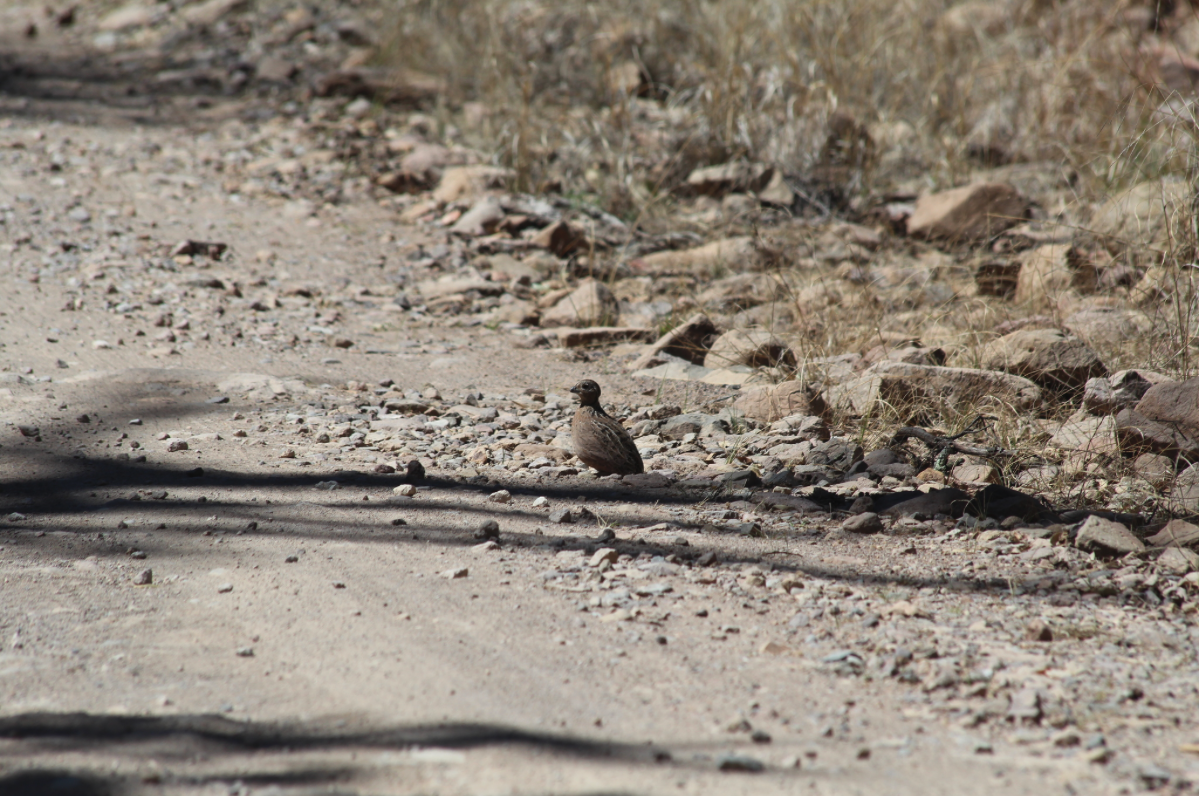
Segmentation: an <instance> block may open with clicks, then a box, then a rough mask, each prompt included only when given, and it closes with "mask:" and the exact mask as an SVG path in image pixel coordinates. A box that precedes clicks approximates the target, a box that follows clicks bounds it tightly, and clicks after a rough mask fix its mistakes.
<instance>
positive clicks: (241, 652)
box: [237, 647, 254, 658]
mask: <svg viewBox="0 0 1199 796" xmlns="http://www.w3.org/2000/svg"><path fill="white" fill-rule="evenodd" d="M237 657H239V658H253V657H254V648H253V647H238V648H237Z"/></svg>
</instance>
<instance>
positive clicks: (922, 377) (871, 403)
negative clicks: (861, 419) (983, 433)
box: [825, 362, 1041, 415]
mask: <svg viewBox="0 0 1199 796" xmlns="http://www.w3.org/2000/svg"><path fill="white" fill-rule="evenodd" d="M825 401H826V403H827V404H828V405H829V406H830V407H842V408H843V409H845V410H847V411H849V412H852V413H853V414H856V415H866V414H870V413H873V412H877V411H879V410H882V409H884V408H886V407H887V406H911V405H913V404H925V405H929V404H939V405H944V406H949V407H961V406H965V407H973V406H976V405H977V406H985V405H994V404H996V403H998V404H1001V405H1005V406H1012V407H1015V408H1016V409H1017V410H1019V411H1026V410H1028V409H1032V408H1033V407H1035V406H1037V405H1039V404H1040V403H1041V388H1040V387H1038V386H1037V385H1036V384H1034V383H1033V382H1031V381H1029V380H1028V379H1026V378H1023V377H1021V376H1015V375H1012V374H1010V373H1000V372H999V371H994V370H975V369H973V368H939V367H933V366H930V365H913V364H909V363H907V362H879V363H878V364H875V365H872V366H871V367H870V368H868V369H867V370H865V371H864V372H863V373H862V375H860V376H858V377H857V378H854V379H849V380H846V381H844V382H842V383H840V384H836V385H833V386H832V387H830V388H829V389H828V390H827V392H826V398H825Z"/></svg>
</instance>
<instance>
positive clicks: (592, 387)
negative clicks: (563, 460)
mask: <svg viewBox="0 0 1199 796" xmlns="http://www.w3.org/2000/svg"><path fill="white" fill-rule="evenodd" d="M570 391H571V392H573V393H574V394H575V395H577V396H579V410H578V411H577V412H575V416H574V419H573V420H572V421H571V422H570V435H571V438H572V440H573V441H574V447H575V455H576V456H578V457H579V460H580V461H582V462H583V464H586V465H587V466H588V467H594V468H595V469H596V470H598V471H599V474H600V475H611V474H612V473H619V474H620V475H629V474H632V473H643V472H645V465H644V464H643V463H642V462H641V454H640V453H638V452H637V446H636V445H634V444H633V438H632V437H630V436H629V432H627V431H625V429H624V426H622V425H621V424H620V423H618V422H617V421H616V420H614V419H613V418H612V416H611V415H609V414H608V413H607V412H605V411H604V408H603V407H602V406H600V402H599V397H600V386H599V385H598V384H596V383H595V382H594V381H592V380H591V379H583V380H582V381H581V382H579V383H578V384H576V385H575V386H573V387H571V388H570Z"/></svg>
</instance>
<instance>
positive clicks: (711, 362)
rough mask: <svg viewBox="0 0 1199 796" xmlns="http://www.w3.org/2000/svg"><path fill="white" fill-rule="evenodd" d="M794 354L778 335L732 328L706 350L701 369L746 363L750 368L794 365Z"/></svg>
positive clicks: (757, 330)
mask: <svg viewBox="0 0 1199 796" xmlns="http://www.w3.org/2000/svg"><path fill="white" fill-rule="evenodd" d="M795 364H796V361H795V354H794V353H793V352H792V351H791V349H790V348H788V347H787V344H786V343H784V342H783V340H782V338H780V337H778V336H777V335H775V334H774V332H771V331H768V330H766V329H732V330H730V331H727V332H725V333H724V334H722V335H721V336H720V337H718V338H716V341H715V342H714V343H712V347H711V348H710V349H708V354H707V356H705V357H704V367H705V368H726V367H728V366H730V365H746V366H748V367H751V368H774V367H780V366H781V367H786V368H794V367H795Z"/></svg>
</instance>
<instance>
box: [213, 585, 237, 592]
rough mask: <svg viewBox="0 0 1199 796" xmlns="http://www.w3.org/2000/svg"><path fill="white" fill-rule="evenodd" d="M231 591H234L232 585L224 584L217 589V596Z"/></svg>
mask: <svg viewBox="0 0 1199 796" xmlns="http://www.w3.org/2000/svg"><path fill="white" fill-rule="evenodd" d="M231 591H233V584H232V583H222V584H221V585H219V586H217V587H216V592H217V594H228V593H229V592H231Z"/></svg>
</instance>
